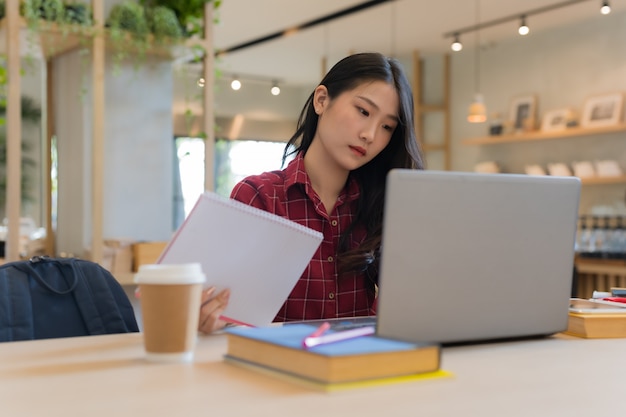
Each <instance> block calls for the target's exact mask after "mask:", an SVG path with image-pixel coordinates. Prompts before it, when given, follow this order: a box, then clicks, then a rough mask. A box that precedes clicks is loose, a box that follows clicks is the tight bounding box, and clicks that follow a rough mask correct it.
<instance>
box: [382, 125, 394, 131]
mask: <svg viewBox="0 0 626 417" xmlns="http://www.w3.org/2000/svg"><path fill="white" fill-rule="evenodd" d="M395 128H396V127H395V126H389V125H383V129H385V130H387V131H389V132H393V131H394V130H395Z"/></svg>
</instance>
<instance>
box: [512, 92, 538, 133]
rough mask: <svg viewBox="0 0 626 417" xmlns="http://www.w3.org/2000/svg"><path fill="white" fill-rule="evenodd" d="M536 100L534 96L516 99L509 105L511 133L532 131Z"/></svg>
mask: <svg viewBox="0 0 626 417" xmlns="http://www.w3.org/2000/svg"><path fill="white" fill-rule="evenodd" d="M536 108H537V100H536V98H535V96H534V95H529V96H524V97H517V98H515V99H514V100H513V102H512V103H511V112H510V116H509V119H510V121H511V123H512V124H513V131H515V132H524V131H530V130H534V128H535V113H536Z"/></svg>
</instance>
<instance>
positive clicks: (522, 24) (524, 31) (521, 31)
mask: <svg viewBox="0 0 626 417" xmlns="http://www.w3.org/2000/svg"><path fill="white" fill-rule="evenodd" d="M520 19H521V21H520V25H519V28H518V29H517V33H519V34H520V35H522V36H526V35H528V33H529V32H530V28H529V27H528V25H527V24H526V16H525V15H522V17H521V18H520Z"/></svg>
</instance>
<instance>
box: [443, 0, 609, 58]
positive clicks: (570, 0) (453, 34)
mask: <svg viewBox="0 0 626 417" xmlns="http://www.w3.org/2000/svg"><path fill="white" fill-rule="evenodd" d="M555 1H556V0H555ZM587 1H589V0H561V1H560V2H557V3H553V4H550V5H547V6H542V7H537V8H535V9H531V10H528V11H525V12H522V13H516V14H513V15H508V16H503V17H499V18H496V19H492V20H489V21H484V22H480V23H475V24H474V25H471V26H467V27H463V28H460V29H455V30H452V31H450V32H445V33H444V34H443V37H444V38H452V39H454V42H453V43H452V45H450V47H451V48H452V50H453V51H454V50H455V49H454V46H453V45H456V41H457V39H458V38H459V37H460V36H461V35H464V34H466V33H470V32H477V31H479V30H483V29H486V28H489V27H492V26H497V25H501V24H503V23H508V22H515V21H518V22H519V21H520V16H521V20H522V24H521V25H520V27H519V29H518V32H520V31H521V32H520V35H525V34H527V33H530V29H529V28H528V26H527V25H526V21H525V20H526V18H527V17H530V16H535V15H539V14H543V13H547V12H552V11H555V10H558V9H562V8H564V7H568V6H574V5H577V4H579V3H583V2H587ZM600 11H601V12H602V13H603V14H607V13H609V12H610V11H611V7H610V6H609V0H604V1H603V2H602V8H601V9H600ZM522 32H525V33H522ZM459 43H460V42H459ZM459 50H460V49H459Z"/></svg>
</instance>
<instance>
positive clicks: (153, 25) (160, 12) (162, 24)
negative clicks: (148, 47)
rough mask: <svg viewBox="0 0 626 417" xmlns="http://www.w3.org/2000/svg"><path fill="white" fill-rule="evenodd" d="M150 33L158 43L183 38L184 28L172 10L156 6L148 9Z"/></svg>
mask: <svg viewBox="0 0 626 417" xmlns="http://www.w3.org/2000/svg"><path fill="white" fill-rule="evenodd" d="M146 16H147V19H148V25H149V27H150V31H151V32H152V34H153V35H154V37H155V39H156V40H157V41H161V42H162V41H164V40H167V39H168V38H169V39H174V40H176V39H179V38H181V37H182V36H183V28H182V27H181V25H180V22H179V21H178V18H177V17H176V13H174V11H173V10H172V9H169V8H167V7H165V6H156V7H152V8H147V9H146Z"/></svg>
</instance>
